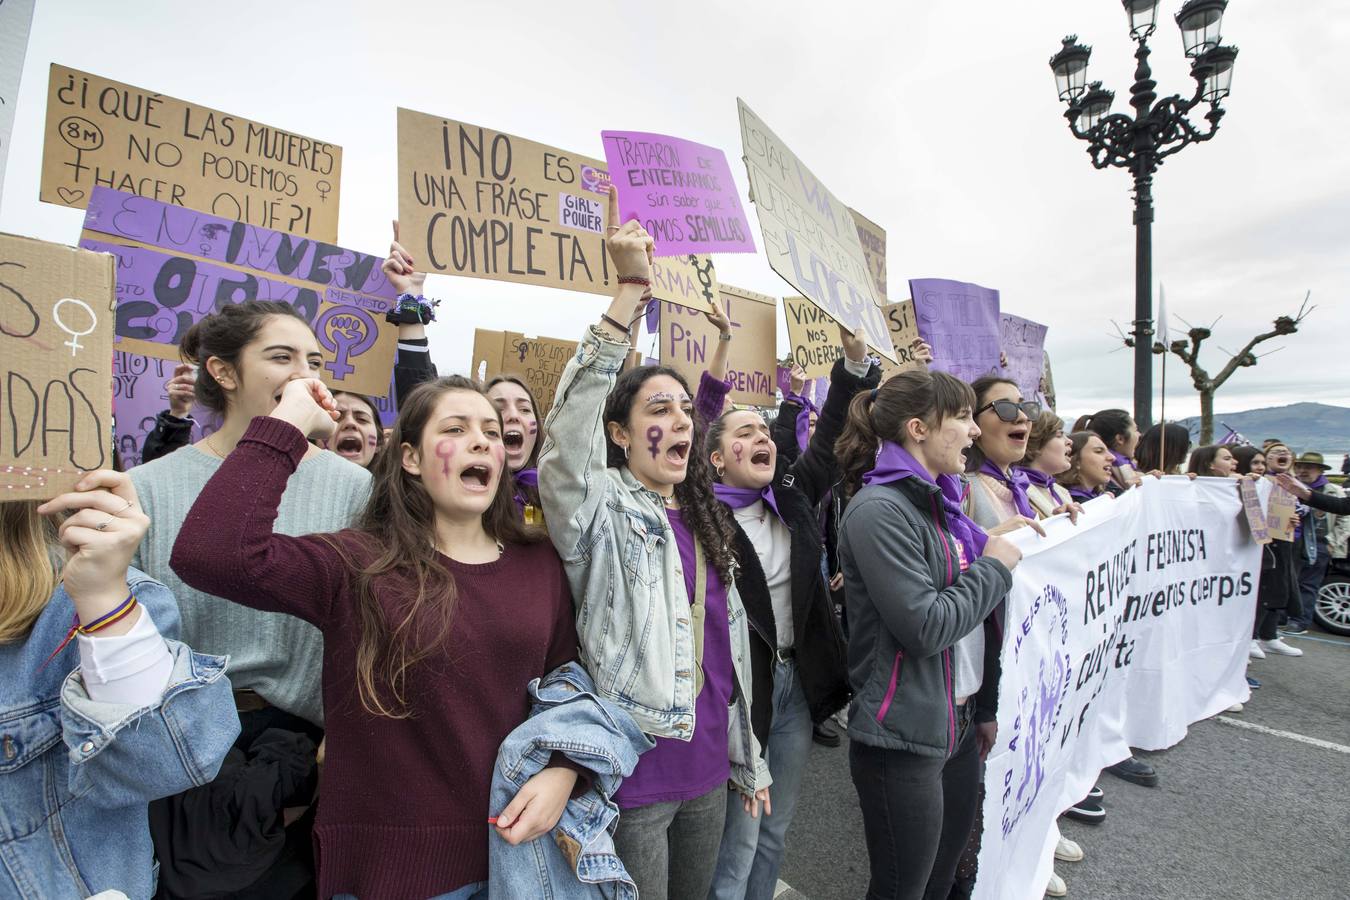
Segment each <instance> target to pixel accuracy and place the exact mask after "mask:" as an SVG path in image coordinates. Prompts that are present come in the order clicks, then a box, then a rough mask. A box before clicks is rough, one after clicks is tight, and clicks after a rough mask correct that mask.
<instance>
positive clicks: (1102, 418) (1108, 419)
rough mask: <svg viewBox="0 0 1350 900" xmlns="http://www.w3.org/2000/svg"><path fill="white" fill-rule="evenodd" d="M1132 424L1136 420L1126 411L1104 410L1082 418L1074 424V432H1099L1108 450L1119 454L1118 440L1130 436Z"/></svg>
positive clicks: (1098, 435)
mask: <svg viewBox="0 0 1350 900" xmlns="http://www.w3.org/2000/svg"><path fill="white" fill-rule="evenodd" d="M1132 424H1134V419H1132V418H1131V417H1130V414H1129V413H1127V412H1126V411H1125V410H1123V409H1103V410H1098V411H1097V412H1095V413H1093V414H1092V415H1090V416H1080V417H1079V419H1078V421H1077V422H1074V423H1073V430H1074V431H1084V430H1087V431H1095V432H1097V437H1099V438H1101V439H1102V443H1103V444H1105V445H1106V449H1107V450H1110V451H1111V452H1112V453H1116V452H1118V451H1117V450H1116V438H1123V437H1125V435H1127V434H1129V433H1130V426H1131V425H1132Z"/></svg>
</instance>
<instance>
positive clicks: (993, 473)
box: [953, 375, 1041, 875]
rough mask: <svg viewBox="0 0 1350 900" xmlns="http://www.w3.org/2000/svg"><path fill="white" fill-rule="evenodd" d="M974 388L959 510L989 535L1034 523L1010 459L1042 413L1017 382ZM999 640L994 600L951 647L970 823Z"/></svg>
mask: <svg viewBox="0 0 1350 900" xmlns="http://www.w3.org/2000/svg"><path fill="white" fill-rule="evenodd" d="M970 387H971V389H972V390H973V391H974V392H975V416H974V417H975V424H976V425H977V426H978V427H979V429H980V433H979V435H978V436H977V437H976V438H975V443H974V445H973V446H972V447H971V448H970V449H969V450H968V451H966V473H967V474H966V479H965V482H966V485H965V487H966V491H965V497H964V499H963V501H962V508H963V510H964V511H965V513H966V515H968V516H970V518H971V519H972V520H974V522H975V524H976V525H978V526H980V527H981V528H982V529H984V530H985V531H986V532H988V533H989V534H1006V533H1007V532H1009V531H1012V530H1014V529H1016V528H1020V527H1022V526H1023V525H1031V526H1032V527H1033V528H1035V529H1036V530H1037V531H1039V530H1040V526H1039V525H1037V524H1035V521H1036V519H1037V518H1038V517H1037V515H1036V510H1035V509H1034V508H1033V506H1032V504H1031V500H1030V498H1029V496H1028V494H1027V488H1028V487H1029V485H1030V481H1029V480H1028V478H1027V475H1026V473H1024V472H1022V471H1021V470H1020V469H1016V468H1014V465H1015V464H1016V463H1017V462H1018V461H1019V460H1021V459H1022V457H1023V456H1025V455H1026V452H1027V439H1028V437H1030V435H1031V425H1032V422H1034V421H1035V420H1036V418H1037V417H1038V416H1040V414H1041V405H1040V404H1039V403H1037V402H1036V401H1035V400H1023V399H1022V392H1021V391H1020V390H1018V388H1017V384H1016V382H1013V381H1010V380H1009V379H1007V378H1001V377H999V376H997V375H986V376H984V377H983V378H977V379H975V381H974V382H972V383H971V385H970ZM1002 646H1003V604H1002V603H999V605H998V606H997V607H995V608H994V611H993V612H992V613H990V614H989V615H988V616H987V617H986V618H985V619H984V621H983V623H982V624H981V625H980V626H979V627H977V628H974V629H972V630H971V631H970V632H969V633H968V634H966V635H965V637H963V638H961V640H959V641H958V642H957V643H956V647H955V648H954V649H955V653H954V660H953V661H954V665H953V672H954V676H953V677H954V679H955V682H954V684H955V686H954V688H953V691H954V693H955V694H956V696H957V698H958V699H957V703H958V704H960V703H961V702H962V700H963V699H964V698H966V697H971V698H973V699H974V702H975V711H974V722H975V746H974V749H975V752H974V753H972V754H971V755H970V760H969V764H968V765H967V766H965V767H963V768H962V769H961V774H962V780H963V781H964V782H965V790H964V791H962V792H961V794H960V796H962V797H963V798H967V797H968V802H969V807H968V815H969V819H970V821H972V822H973V821H974V819H975V814H976V809H977V805H978V801H979V785H980V781H981V778H982V774H981V767H980V763H981V761H983V760H984V758H985V757H986V756H987V755H988V754H989V751H990V750H991V749H992V748H993V746H994V740H995V738H996V737H997V733H998V723H997V721H996V719H997V712H998V681H999V650H1000V649H1001V648H1002ZM979 831H980V828H979V826H978V825H977V826H976V828H975V832H974V833H973V834H972V835H971V840H970V843H969V845H968V846H967V848H966V852H965V854H964V858H963V862H964V863H966V865H965V866H963V867H962V869H963V871H962V874H963V875H969V874H972V870H973V868H974V866H973V862H974V858H975V856H977V855H978V853H979Z"/></svg>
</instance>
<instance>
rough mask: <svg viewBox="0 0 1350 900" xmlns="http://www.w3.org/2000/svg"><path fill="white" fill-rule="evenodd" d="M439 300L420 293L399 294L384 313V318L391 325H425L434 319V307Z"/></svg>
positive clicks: (439, 303)
mask: <svg viewBox="0 0 1350 900" xmlns="http://www.w3.org/2000/svg"><path fill="white" fill-rule="evenodd" d="M440 305H441V301H439V300H429V299H427V298H426V297H423V296H422V295H421V294H417V295H413V294H406V293H405V294H399V295H398V300H397V301H396V302H395V304H394V306H392V307H390V309H389V311H388V312H387V313H385V314H384V320H385V321H386V322H389V323H390V324H392V325H417V324H419V323H420V324H422V325H426V324H428V323H430V322H434V321H436V311H435V310H436V307H438V306H440Z"/></svg>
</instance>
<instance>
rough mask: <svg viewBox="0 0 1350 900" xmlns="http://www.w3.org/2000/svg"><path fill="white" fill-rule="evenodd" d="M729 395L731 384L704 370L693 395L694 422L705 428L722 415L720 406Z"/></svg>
mask: <svg viewBox="0 0 1350 900" xmlns="http://www.w3.org/2000/svg"><path fill="white" fill-rule="evenodd" d="M730 393H731V382H730V381H722V380H721V379H718V378H714V377H712V376H711V375H709V374H708V372H707V370H704V372H703V374H702V375H701V376H700V377H699V380H698V391H697V393H695V395H694V421H695V422H698V423H701V424H702V425H704V426H705V427H706V426H707V425H710V424H712V423H713V422H714V421H716V419H717V417H718V416H720V415H722V404H723V403H725V402H726V399H727V394H730Z"/></svg>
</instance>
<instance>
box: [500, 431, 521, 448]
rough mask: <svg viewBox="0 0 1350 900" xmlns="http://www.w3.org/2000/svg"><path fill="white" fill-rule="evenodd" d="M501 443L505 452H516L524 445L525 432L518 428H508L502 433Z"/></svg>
mask: <svg viewBox="0 0 1350 900" xmlns="http://www.w3.org/2000/svg"><path fill="white" fill-rule="evenodd" d="M502 444H503V446H505V447H506V452H507V453H518V452H520V449H521V448H522V447H524V446H525V432H523V431H521V430H520V429H519V428H508V429H506V431H505V432H503V433H502Z"/></svg>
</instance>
